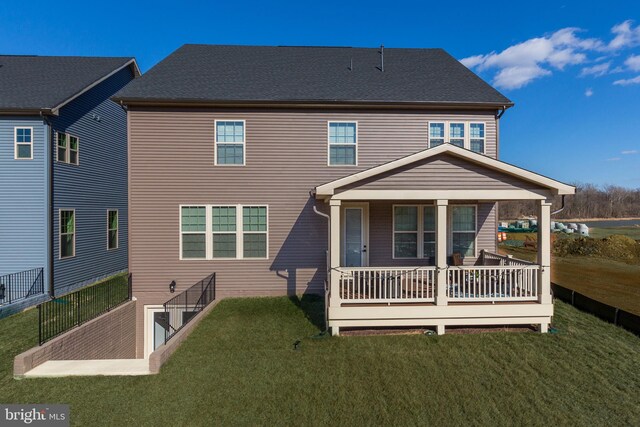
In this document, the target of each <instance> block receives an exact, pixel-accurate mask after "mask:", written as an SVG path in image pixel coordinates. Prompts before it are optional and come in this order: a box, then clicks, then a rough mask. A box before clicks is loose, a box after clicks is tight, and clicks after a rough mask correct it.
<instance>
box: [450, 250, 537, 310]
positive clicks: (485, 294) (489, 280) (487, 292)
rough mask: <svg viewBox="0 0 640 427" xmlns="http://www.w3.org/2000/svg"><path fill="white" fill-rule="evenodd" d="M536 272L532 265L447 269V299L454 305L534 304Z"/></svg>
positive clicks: (535, 297) (534, 266)
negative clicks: (466, 303)
mask: <svg viewBox="0 0 640 427" xmlns="http://www.w3.org/2000/svg"><path fill="white" fill-rule="evenodd" d="M518 261H520V260H518ZM522 262H525V263H526V261H522ZM539 270H540V267H539V266H538V265H535V264H532V265H529V264H526V265H512V266H503V265H497V266H461V267H449V269H448V272H447V298H448V300H449V301H453V302H463V301H467V302H469V301H473V302H480V301H485V302H496V301H536V300H537V299H538V294H539V290H538V272H539Z"/></svg>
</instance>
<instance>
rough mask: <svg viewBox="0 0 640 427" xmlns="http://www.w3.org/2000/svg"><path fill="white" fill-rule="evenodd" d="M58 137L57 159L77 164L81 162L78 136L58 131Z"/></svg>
mask: <svg viewBox="0 0 640 427" xmlns="http://www.w3.org/2000/svg"><path fill="white" fill-rule="evenodd" d="M56 139H57V148H58V149H57V151H56V152H57V160H58V161H59V162H62V163H69V164H72V165H77V164H78V162H79V160H80V159H79V156H78V150H79V141H78V137H76V136H73V135H69V134H67V133H63V132H56Z"/></svg>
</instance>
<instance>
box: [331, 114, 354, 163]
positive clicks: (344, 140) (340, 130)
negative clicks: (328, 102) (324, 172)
mask: <svg viewBox="0 0 640 427" xmlns="http://www.w3.org/2000/svg"><path fill="white" fill-rule="evenodd" d="M357 148H358V135H357V124H356V123H355V122H329V166H344V165H350V166H354V165H357V164H358V161H357Z"/></svg>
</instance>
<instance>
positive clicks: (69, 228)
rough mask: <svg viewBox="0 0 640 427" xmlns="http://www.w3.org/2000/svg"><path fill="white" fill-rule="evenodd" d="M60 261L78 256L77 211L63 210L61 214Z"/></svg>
mask: <svg viewBox="0 0 640 427" xmlns="http://www.w3.org/2000/svg"><path fill="white" fill-rule="evenodd" d="M59 222H60V224H59V227H60V229H59V233H60V234H59V243H60V259H62V258H71V257H73V256H75V254H76V211H75V210H73V209H61V210H60V212H59Z"/></svg>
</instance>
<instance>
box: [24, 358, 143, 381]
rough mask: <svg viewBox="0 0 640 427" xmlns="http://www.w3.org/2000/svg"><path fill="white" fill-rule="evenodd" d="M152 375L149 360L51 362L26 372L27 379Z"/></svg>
mask: <svg viewBox="0 0 640 427" xmlns="http://www.w3.org/2000/svg"><path fill="white" fill-rule="evenodd" d="M93 375H105V376H130V375H151V371H150V370H149V359H108V360H49V361H47V362H44V363H43V364H42V365H39V366H36V367H35V368H33V369H32V370H30V371H28V372H26V373H25V374H24V376H25V377H26V378H51V377H70V376H93Z"/></svg>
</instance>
